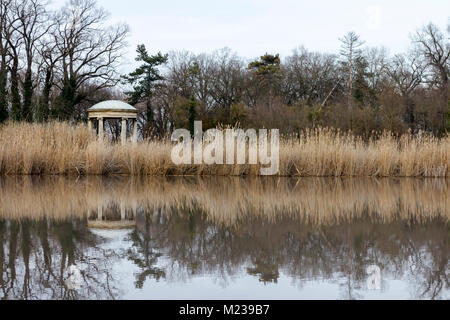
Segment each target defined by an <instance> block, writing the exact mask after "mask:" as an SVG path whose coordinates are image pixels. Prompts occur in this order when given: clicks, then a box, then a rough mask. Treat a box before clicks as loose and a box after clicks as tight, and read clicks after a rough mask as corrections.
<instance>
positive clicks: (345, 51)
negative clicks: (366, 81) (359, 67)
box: [339, 31, 364, 113]
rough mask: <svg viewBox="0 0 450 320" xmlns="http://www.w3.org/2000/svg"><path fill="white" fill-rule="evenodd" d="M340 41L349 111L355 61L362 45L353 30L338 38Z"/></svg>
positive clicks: (359, 55) (351, 100)
mask: <svg viewBox="0 0 450 320" xmlns="http://www.w3.org/2000/svg"><path fill="white" fill-rule="evenodd" d="M339 40H340V41H341V43H342V44H341V56H342V57H343V64H344V68H345V69H346V71H347V76H348V82H347V90H348V91H347V103H348V109H349V111H350V113H352V112H353V84H354V75H355V67H356V61H357V60H358V59H360V58H361V55H362V50H361V47H362V46H363V45H364V41H362V40H361V39H360V37H359V35H357V34H356V33H355V32H353V31H350V32H348V33H347V34H346V35H345V36H344V37H343V38H341V39H339Z"/></svg>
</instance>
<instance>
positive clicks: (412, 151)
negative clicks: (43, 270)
mask: <svg viewBox="0 0 450 320" xmlns="http://www.w3.org/2000/svg"><path fill="white" fill-rule="evenodd" d="M172 146H173V145H172V144H171V143H170V142H160V141H158V142H155V141H146V142H141V143H139V144H137V145H131V144H129V145H127V146H124V147H123V146H121V145H120V144H111V143H99V142H98V141H96V137H95V136H94V135H93V134H92V133H90V132H89V131H88V130H87V127H86V126H84V125H78V126H71V125H69V124H67V123H48V124H25V123H15V124H7V125H3V126H1V127H0V175H30V174H40V175H106V174H126V175H135V176H139V175H155V176H168V175H221V176H240V175H258V174H259V169H260V168H259V166H255V165H253V166H252V165H212V166H208V165H182V166H176V165H174V164H173V163H172V160H171V157H170V156H171V150H172ZM449 166H450V137H449V136H447V137H446V138H443V139H437V138H434V137H432V136H424V137H422V138H418V137H416V136H413V135H409V134H408V135H404V136H402V137H399V138H396V137H393V136H392V135H391V134H389V133H385V134H383V135H382V136H381V137H379V138H378V139H376V140H375V139H374V140H371V141H369V142H364V141H362V140H361V139H359V138H356V137H354V136H352V135H349V134H344V133H339V132H338V133H336V132H333V131H331V130H327V129H317V130H314V131H306V132H305V133H304V134H303V135H302V136H301V138H300V139H294V138H284V139H283V141H282V142H281V146H280V173H279V174H280V175H281V176H302V177H306V176H322V177H323V176H344V177H345V176H348V177H355V176H361V177H362V176H366V177H389V176H390V177H448V176H449Z"/></svg>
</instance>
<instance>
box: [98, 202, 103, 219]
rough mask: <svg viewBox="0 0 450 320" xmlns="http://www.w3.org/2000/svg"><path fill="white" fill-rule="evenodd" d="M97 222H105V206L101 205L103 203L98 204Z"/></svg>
mask: <svg viewBox="0 0 450 320" xmlns="http://www.w3.org/2000/svg"><path fill="white" fill-rule="evenodd" d="M97 220H98V221H102V220H103V204H101V203H99V204H98V209H97Z"/></svg>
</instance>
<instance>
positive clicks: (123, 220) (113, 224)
mask: <svg viewBox="0 0 450 320" xmlns="http://www.w3.org/2000/svg"><path fill="white" fill-rule="evenodd" d="M103 209H104V204H103V203H99V204H98V210H97V217H96V219H95V220H94V219H92V218H93V217H92V211H91V210H89V211H88V228H93V229H109V230H111V229H130V228H134V227H135V226H136V220H135V219H136V207H133V208H131V209H132V213H130V212H129V213H128V215H127V212H126V211H127V210H126V207H125V202H124V201H123V200H121V201H120V220H110V219H108V217H107V216H106V215H104V212H103ZM114 212H115V211H113V212H110V213H114ZM130 214H131V215H132V219H131V220H130V219H129V218H130Z"/></svg>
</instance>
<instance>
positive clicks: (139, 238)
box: [127, 215, 165, 289]
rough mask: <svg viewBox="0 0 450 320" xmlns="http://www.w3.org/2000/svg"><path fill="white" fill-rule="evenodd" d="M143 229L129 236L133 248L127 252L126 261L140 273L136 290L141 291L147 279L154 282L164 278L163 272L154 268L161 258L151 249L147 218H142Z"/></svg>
mask: <svg viewBox="0 0 450 320" xmlns="http://www.w3.org/2000/svg"><path fill="white" fill-rule="evenodd" d="M144 225H145V229H144V232H143V233H140V232H138V231H137V230H134V231H133V232H132V233H131V234H130V240H131V241H132V242H133V247H132V248H130V249H129V250H128V251H127V256H128V259H129V260H131V261H132V262H133V263H134V264H135V265H136V266H137V267H138V268H139V269H140V270H141V272H140V273H139V274H138V275H137V276H136V283H135V285H136V288H138V289H142V287H143V286H144V282H145V280H146V279H147V277H153V278H155V279H156V280H159V279H161V278H162V277H165V272H164V271H163V270H162V269H160V268H157V267H154V265H155V264H156V262H157V261H158V258H159V257H161V254H160V253H159V252H156V251H155V250H154V248H153V247H152V244H151V243H152V239H151V237H150V234H149V216H148V215H145V216H144Z"/></svg>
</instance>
